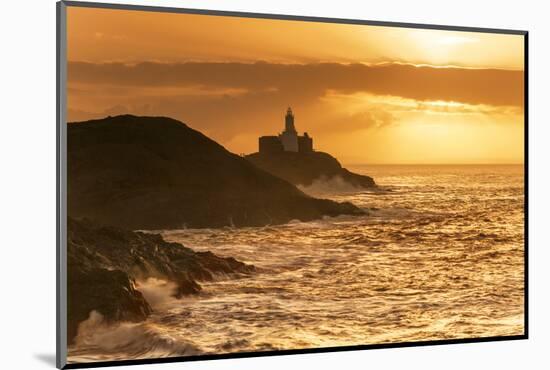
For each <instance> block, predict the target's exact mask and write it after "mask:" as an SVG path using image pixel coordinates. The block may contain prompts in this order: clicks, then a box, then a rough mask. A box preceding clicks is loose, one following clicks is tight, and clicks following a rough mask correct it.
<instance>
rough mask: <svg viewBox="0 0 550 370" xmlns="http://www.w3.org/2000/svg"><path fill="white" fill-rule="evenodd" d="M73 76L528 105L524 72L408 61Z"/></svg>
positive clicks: (126, 68)
mask: <svg viewBox="0 0 550 370" xmlns="http://www.w3.org/2000/svg"><path fill="white" fill-rule="evenodd" d="M68 81H69V85H70V86H71V87H72V88H75V87H76V86H80V85H92V86H103V88H108V87H132V88H141V89H144V88H149V89H150V88H156V89H157V90H161V89H166V88H178V87H179V88H196V89H197V90H201V89H202V90H204V89H214V90H215V89H225V90H227V89H239V90H240V91H243V90H244V91H249V92H252V93H254V92H266V91H268V92H273V91H277V92H279V93H281V94H282V95H283V96H285V95H286V96H288V97H289V98H299V97H301V98H315V97H321V96H323V95H324V94H325V93H326V92H327V91H336V92H339V93H345V94H353V93H357V92H365V93H371V94H377V95H391V96H399V97H403V98H409V99H415V100H426V101H427V100H442V101H454V102H462V103H467V104H486V105H494V106H518V107H523V101H524V95H523V92H524V80H523V71H516V70H500V69H471V68H459V67H449V68H436V67H430V66H420V67H418V66H414V65H403V64H384V65H366V64H358V63H355V64H342V63H311V64H278V63H268V62H256V63H229V62H228V63H218V62H212V63H211V62H186V63H172V64H169V63H156V62H143V63H138V64H132V65H129V64H123V63H88V62H69V65H68Z"/></svg>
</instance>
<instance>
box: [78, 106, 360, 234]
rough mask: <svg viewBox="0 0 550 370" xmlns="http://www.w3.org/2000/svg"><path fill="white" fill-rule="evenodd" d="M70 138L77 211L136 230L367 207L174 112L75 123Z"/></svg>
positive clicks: (277, 219)
mask: <svg viewBox="0 0 550 370" xmlns="http://www.w3.org/2000/svg"><path fill="white" fill-rule="evenodd" d="M67 143H68V153H67V157H68V160H67V162H68V174H67V178H68V183H67V188H68V212H69V215H71V216H72V217H77V218H83V217H86V218H89V219H91V220H93V221H95V222H98V223H102V224H109V225H115V226H119V227H123V228H126V229H134V230H135V229H163V228H181V227H185V226H187V227H196V228H200V227H222V226H263V225H267V224H280V223H285V222H288V221H290V220H292V219H299V220H302V221H309V220H312V219H317V218H320V217H322V216H324V215H327V216H337V215H342V214H362V213H363V212H362V211H361V210H360V209H358V208H357V207H355V206H354V205H352V204H351V203H337V202H333V201H330V200H326V199H316V198H312V197H310V196H308V195H306V194H304V193H303V192H301V191H300V190H298V189H297V188H296V187H295V186H293V185H292V184H290V183H289V182H287V181H285V180H283V179H281V178H278V177H276V176H274V175H272V174H270V173H268V172H265V171H263V170H261V169H259V168H258V167H256V166H255V165H253V164H252V163H250V162H249V161H247V160H246V159H244V158H242V157H240V156H238V155H235V154H232V153H230V152H228V151H227V150H226V149H225V148H223V147H222V146H221V145H219V144H218V143H216V142H214V141H213V140H211V139H209V138H208V137H206V136H204V135H203V134H201V133H200V132H198V131H195V130H193V129H191V128H189V127H188V126H186V125H185V124H183V123H181V122H179V121H176V120H173V119H170V118H163V117H136V116H131V115H124V116H117V117H108V118H105V119H100V120H93V121H87V122H80V123H69V124H68V139H67ZM340 172H342V170H340Z"/></svg>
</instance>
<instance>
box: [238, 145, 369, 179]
mask: <svg viewBox="0 0 550 370" xmlns="http://www.w3.org/2000/svg"><path fill="white" fill-rule="evenodd" d="M246 159H248V160H249V161H250V162H252V163H253V164H254V165H255V166H256V167H258V168H261V169H262V170H264V171H267V172H269V173H271V174H272V175H275V176H277V177H280V178H282V179H285V180H286V181H288V182H290V183H292V184H294V185H304V186H309V185H311V184H312V183H313V182H314V181H315V180H321V179H323V180H330V179H332V178H340V179H342V180H343V181H345V182H346V183H348V184H349V185H351V186H354V187H357V188H372V187H375V186H376V183H375V182H374V180H373V178H372V177H370V176H364V175H359V174H356V173H353V172H350V171H349V170H347V169H346V168H343V167H342V165H341V164H340V162H338V160H337V159H336V158H334V157H333V156H331V155H330V154H328V153H324V152H304V153H300V152H280V153H269V154H265V153H253V154H249V155H247V156H246Z"/></svg>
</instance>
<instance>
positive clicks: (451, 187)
mask: <svg viewBox="0 0 550 370" xmlns="http://www.w3.org/2000/svg"><path fill="white" fill-rule="evenodd" d="M353 170H355V171H357V172H365V173H368V174H369V175H371V176H373V177H374V178H375V179H376V180H377V182H378V183H379V184H380V185H381V190H379V191H357V190H354V189H349V188H348V187H343V188H342V187H340V186H339V185H341V184H339V183H338V182H334V183H329V184H326V183H325V184H323V183H318V184H314V185H313V186H312V187H309V188H306V189H303V190H304V191H306V192H308V193H311V194H313V195H316V196H323V197H330V198H332V199H335V200H339V201H351V202H353V203H354V204H356V205H358V206H360V207H363V208H365V209H368V210H369V212H370V215H369V216H368V217H337V218H329V219H324V220H320V221H315V222H307V223H302V222H298V221H296V222H292V223H290V224H287V225H280V226H267V227H262V228H244V229H231V228H227V229H221V230H215V229H207V230H166V231H164V232H163V235H164V237H165V238H166V239H168V240H170V241H177V242H181V243H182V244H184V245H186V246H189V247H191V248H193V249H196V250H211V251H213V252H214V253H216V254H219V255H223V256H233V257H235V258H237V259H240V260H242V261H244V262H247V263H251V264H254V265H256V266H257V267H259V268H260V269H261V271H262V272H261V273H259V274H257V275H254V276H251V277H246V278H241V279H225V278H223V277H220V279H219V280H218V281H215V282H210V283H204V284H203V288H204V293H202V294H201V295H200V296H198V297H193V298H186V299H183V300H180V301H177V300H174V299H166V300H165V301H163V302H161V303H160V304H159V305H158V306H157V307H156V309H155V313H154V314H153V316H152V317H151V318H150V319H149V320H148V321H147V322H145V323H141V324H125V325H126V327H123V326H122V325H121V326H118V327H115V328H113V327H109V328H108V330H109V332H110V333H116V332H117V331H119V330H130V329H128V326H129V327H131V331H132V333H133V334H132V335H133V341H132V343H131V345H129V344H128V343H126V342H124V343H123V341H120V342H118V343H117V342H116V341H115V343H111V344H110V345H109V347H108V348H107V347H106V346H105V345H102V343H101V341H100V340H99V338H103V339H102V340H103V341H105V336H99V335H97V338H96V339H94V335H91V337H90V340H89V342H88V343H85V344H81V345H80V346H77V347H74V348H71V350H70V356H71V357H70V360H71V361H97V360H105V359H111V360H112V359H124V358H140V357H162V356H174V355H188V354H202V353H227V352H240V351H260V350H275V349H297V348H314V347H333V346H343V345H359V344H371V343H389V342H411V341H423V340H438V339H449V338H472V337H488V336H508V335H518V334H523V330H524V328H523V323H524V312H523V307H524V291H523V286H524V285H523V284H524V271H523V266H524V259H523V257H524V243H523V222H524V214H523V205H524V203H523V202H524V197H523V169H522V166H369V167H365V168H361V167H358V168H354V169H353ZM94 330H95V331H96V332H101V330H102V329H98V328H96V329H94ZM94 333H95V332H92V334H94Z"/></svg>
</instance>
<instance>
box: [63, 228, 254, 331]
mask: <svg viewBox="0 0 550 370" xmlns="http://www.w3.org/2000/svg"><path fill="white" fill-rule="evenodd" d="M67 229H68V235H67V266H68V276H67V286H68V291H67V312H68V315H67V316H68V338H69V342H71V341H72V340H74V337H75V336H76V334H77V330H78V325H79V323H81V322H82V321H84V320H86V319H87V318H88V317H89V314H90V312H91V311H92V310H96V311H98V312H99V313H101V314H102V315H103V317H104V319H105V320H107V321H108V322H109V321H119V320H124V321H141V320H144V319H145V318H146V317H147V316H148V315H149V314H150V313H151V307H150V306H149V304H148V303H147V301H146V300H145V298H144V297H143V295H142V294H141V293H140V292H139V291H138V290H136V289H135V287H134V283H135V280H145V279H147V278H150V277H155V278H160V279H164V280H169V281H172V282H174V283H175V284H176V286H177V288H176V290H175V291H174V296H175V297H176V298H179V297H181V296H183V295H187V294H195V293H198V292H199V291H200V290H201V287H200V285H199V283H198V282H197V281H207V280H212V279H214V278H215V277H216V276H217V275H223V276H232V277H238V276H246V275H249V274H251V273H253V272H254V271H255V268H254V266H251V265H247V264H244V263H242V262H239V261H237V260H236V259H234V258H231V257H230V258H222V257H218V256H216V255H215V254H213V253H211V252H195V251H193V250H192V249H189V248H186V247H184V246H183V245H181V244H179V243H169V242H166V241H165V240H164V239H163V238H162V237H161V236H160V235H157V234H147V233H141V232H133V231H126V230H122V229H118V228H115V227H100V226H97V225H94V224H92V223H91V222H90V221H87V220H75V219H72V218H69V219H68V225H67Z"/></svg>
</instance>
